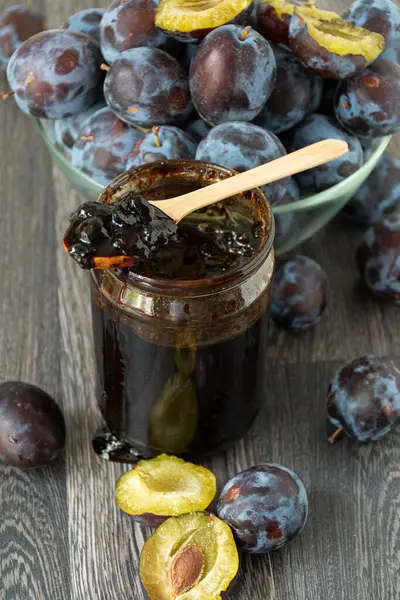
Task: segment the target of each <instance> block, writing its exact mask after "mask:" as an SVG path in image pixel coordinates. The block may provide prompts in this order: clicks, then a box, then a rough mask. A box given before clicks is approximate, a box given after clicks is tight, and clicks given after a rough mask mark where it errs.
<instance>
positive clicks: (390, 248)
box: [356, 210, 400, 304]
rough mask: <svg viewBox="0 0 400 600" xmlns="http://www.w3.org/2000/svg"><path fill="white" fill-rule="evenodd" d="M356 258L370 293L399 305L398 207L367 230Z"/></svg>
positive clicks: (399, 218) (399, 212) (399, 220)
mask: <svg viewBox="0 0 400 600" xmlns="http://www.w3.org/2000/svg"><path fill="white" fill-rule="evenodd" d="M356 259H357V264H358V268H359V270H360V273H361V277H362V278H363V280H364V282H365V284H366V286H367V287H368V288H369V289H370V290H371V292H373V293H374V294H376V295H377V296H379V297H381V298H383V299H385V300H390V301H391V302H394V303H395V304H400V210H396V211H395V212H393V213H391V214H390V215H388V216H387V217H386V218H385V219H383V220H382V221H378V222H377V223H375V224H374V225H373V226H372V227H370V228H369V229H367V231H366V232H365V234H364V237H363V239H362V241H361V244H360V245H359V246H358V248H357V253H356Z"/></svg>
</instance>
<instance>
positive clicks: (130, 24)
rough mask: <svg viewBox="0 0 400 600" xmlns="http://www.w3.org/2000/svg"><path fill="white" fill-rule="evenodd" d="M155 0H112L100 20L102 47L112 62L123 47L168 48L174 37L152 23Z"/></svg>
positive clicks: (105, 56)
mask: <svg viewBox="0 0 400 600" xmlns="http://www.w3.org/2000/svg"><path fill="white" fill-rule="evenodd" d="M157 5H158V0H115V1H114V2H113V3H112V4H111V6H110V7H109V8H108V10H107V11H106V12H105V14H104V16H103V19H102V21H101V33H100V37H101V50H102V52H103V56H104V58H105V59H106V61H107V62H108V63H109V64H111V63H112V62H113V61H114V60H115V59H116V58H117V57H118V56H119V55H120V54H121V52H123V51H124V50H129V49H130V48H138V47H143V46H151V47H153V48H161V49H162V50H169V49H170V48H171V47H172V46H173V41H172V40H169V39H168V38H167V36H166V35H165V34H164V33H163V32H162V31H161V30H160V29H158V28H157V27H156V26H155V23H154V19H155V15H156V8H157Z"/></svg>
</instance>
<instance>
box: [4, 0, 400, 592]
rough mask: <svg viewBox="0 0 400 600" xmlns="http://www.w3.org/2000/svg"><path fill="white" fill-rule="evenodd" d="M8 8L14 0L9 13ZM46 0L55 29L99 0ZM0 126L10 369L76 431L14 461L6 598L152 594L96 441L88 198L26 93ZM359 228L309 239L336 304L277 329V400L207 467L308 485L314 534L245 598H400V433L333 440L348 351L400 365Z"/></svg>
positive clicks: (264, 565)
mask: <svg viewBox="0 0 400 600" xmlns="http://www.w3.org/2000/svg"><path fill="white" fill-rule="evenodd" d="M9 4H11V2H6V1H5V0H0V9H3V8H5V7H6V6H7V5H9ZM35 4H37V5H41V7H42V8H43V9H44V10H45V12H46V13H47V14H48V15H49V21H50V23H51V24H52V25H57V24H60V23H62V22H63V21H64V20H65V19H66V18H67V17H68V16H69V14H71V13H73V12H74V9H75V10H78V9H80V8H84V7H87V6H90V5H92V2H91V1H90V0H70V1H69V2H64V1H63V0H47V1H45V0H43V1H42V2H37V3H35ZM96 4H97V3H95V2H93V5H96ZM321 4H325V6H328V5H329V1H326V2H324V3H321ZM330 4H331V6H333V4H334V5H335V8H336V9H337V8H338V5H339V4H342V5H344V4H347V1H345V0H341V2H339V1H338V0H336V1H335V3H332V2H331V3H330ZM103 5H104V2H103ZM0 87H2V88H5V87H6V82H5V78H3V80H1V86H0ZM0 130H1V139H0V156H1V159H0V181H1V189H2V200H1V201H2V213H3V216H2V218H1V220H0V246H1V252H0V273H1V288H0V306H1V313H0V331H1V344H0V374H1V380H2V381H4V380H12V379H22V380H26V381H29V382H32V383H36V384H37V385H39V386H42V387H43V388H45V389H46V390H47V391H48V392H49V393H50V394H52V395H54V397H55V398H56V399H57V401H58V402H59V403H60V405H61V406H62V407H63V410H64V413H65V418H66V422H67V429H68V446H67V451H66V453H65V458H64V460H63V461H61V462H59V463H58V464H57V465H56V466H54V467H53V468H49V469H44V470H40V471H21V470H17V469H13V468H10V467H7V466H1V467H0V598H1V600H142V598H144V596H143V592H142V589H141V586H140V582H139V578H138V558H139V553H140V550H141V547H142V545H143V543H144V540H145V539H146V536H147V535H148V533H149V531H148V530H146V529H143V528H142V527H140V526H139V525H134V524H133V523H132V522H131V521H130V520H129V518H125V517H124V515H123V514H122V513H121V512H119V510H117V508H116V505H115V503H114V499H113V488H114V482H115V480H116V478H117V477H118V475H119V474H120V473H121V472H122V471H123V467H121V466H119V465H115V464H108V463H106V462H103V461H101V460H100V459H98V458H97V457H96V456H95V455H94V454H93V453H92V451H91V435H92V433H93V430H94V428H95V427H96V423H98V421H99V415H98V412H97V408H96V398H95V395H94V380H93V372H94V365H93V356H92V351H91V336H90V322H89V318H88V296H87V288H86V281H85V278H84V276H83V275H82V274H81V273H78V269H77V268H76V267H75V265H74V264H73V263H72V261H70V260H68V259H67V257H66V255H65V253H64V251H63V249H62V247H61V244H60V236H61V233H62V231H63V230H64V228H65V224H66V222H67V216H68V214H69V212H70V211H72V210H73V209H74V208H75V207H76V206H77V204H78V202H79V199H78V197H77V196H76V194H74V193H73V192H71V189H70V188H69V186H68V184H67V183H66V181H65V180H64V179H63V177H62V176H61V175H60V174H59V173H58V172H57V170H56V168H53V166H52V163H51V161H50V156H49V155H48V153H47V150H46V148H45V146H44V144H43V142H42V140H41V139H40V136H39V133H38V131H37V129H36V127H35V124H34V122H32V121H30V120H29V119H28V118H27V117H25V116H23V115H22V114H21V113H20V112H19V111H18V110H17V108H16V107H15V106H14V103H13V102H12V101H10V102H8V103H7V104H5V105H4V106H1V107H0ZM394 148H395V151H398V149H399V144H398V143H397V150H396V146H394ZM359 237H360V230H358V229H357V228H355V227H353V226H350V225H349V224H347V223H344V222H343V221H342V220H341V219H340V218H339V219H337V220H336V222H335V223H333V224H331V225H330V226H329V227H327V228H326V229H325V230H324V231H322V232H321V233H320V234H319V235H317V236H316V237H315V238H314V239H313V240H312V241H311V242H309V243H307V244H306V245H305V246H304V249H303V250H304V252H305V253H307V254H308V255H309V256H312V257H313V258H315V259H316V260H317V261H319V262H320V263H321V264H322V265H323V266H324V267H325V268H326V270H327V272H328V274H329V277H330V280H331V284H332V295H331V302H330V308H329V311H328V314H327V315H326V316H325V317H324V318H323V320H322V322H321V324H320V325H319V326H318V327H317V328H316V329H315V330H313V331H310V332H308V333H306V334H304V335H302V336H301V337H298V338H293V337H291V336H290V335H287V334H284V333H282V334H279V335H278V336H277V337H274V338H273V340H272V343H271V347H270V350H269V358H270V360H269V362H268V363H267V364H266V366H265V370H266V373H265V376H266V377H267V378H268V382H269V393H268V401H267V406H266V408H265V410H264V411H263V412H262V414H261V416H260V418H259V419H257V423H256V425H255V426H254V427H253V429H252V431H251V432H250V434H249V435H248V436H247V438H246V439H245V440H243V441H242V442H241V443H240V444H238V445H237V447H236V448H235V449H234V450H232V451H230V452H228V453H227V454H226V455H222V456H219V457H217V458H215V459H214V460H211V461H209V462H208V463H207V464H208V466H209V467H210V468H212V469H213V470H214V472H215V473H216V474H217V476H218V482H219V484H220V485H221V484H223V483H224V482H225V481H226V480H227V479H228V478H229V477H231V476H232V475H234V474H235V473H236V472H238V471H239V470H241V469H244V468H246V467H249V466H250V465H253V464H257V463H258V462H262V461H273V462H277V463H282V464H284V465H287V466H288V467H290V468H292V469H294V470H295V471H296V472H297V473H298V474H299V475H300V476H301V477H302V478H303V480H304V482H305V484H306V487H307V489H308V492H309V498H310V516H309V520H308V523H307V526H306V528H305V530H304V532H303V533H302V535H301V536H300V537H299V538H298V539H297V540H296V541H295V543H293V544H291V545H290V546H289V547H288V548H286V549H285V550H283V551H280V552H277V553H275V554H271V555H270V556H268V555H265V556H260V557H256V558H248V557H247V558H244V559H243V565H242V570H241V576H240V583H239V585H238V586H237V588H236V589H235V591H234V593H233V594H232V598H234V599H236V600H275V599H276V600H322V599H323V600H325V599H326V600H331V599H335V600H370V599H374V600H398V599H400V466H399V465H400V435H399V433H398V432H397V433H393V434H391V435H389V436H388V437H387V438H386V439H384V440H383V441H381V442H379V443H376V444H371V445H369V446H359V445H357V444H355V443H351V442H350V441H347V440H344V441H343V442H341V443H339V444H337V445H335V446H333V447H331V446H329V445H328V444H327V442H326V436H325V396H326V389H327V384H328V381H329V379H330V377H331V376H332V374H333V373H334V371H335V369H336V367H337V366H338V365H339V364H340V363H341V362H343V361H344V360H346V359H349V358H352V357H355V356H357V355H358V354H361V353H364V352H375V353H377V354H378V355H381V356H391V357H393V358H394V359H395V360H397V362H398V363H400V347H399V341H398V340H399V336H400V310H399V309H398V308H396V307H394V306H390V305H388V304H384V303H381V302H378V301H376V300H375V299H374V298H373V297H371V296H370V295H369V294H368V293H367V292H366V291H365V290H364V288H362V287H361V286H360V284H359V279H358V275H357V271H356V268H355V264H354V247H355V244H356V242H357V240H358V238H359ZM21 241H22V244H23V245H22V246H21Z"/></svg>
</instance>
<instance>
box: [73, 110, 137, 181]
mask: <svg viewBox="0 0 400 600" xmlns="http://www.w3.org/2000/svg"><path fill="white" fill-rule="evenodd" d="M142 136H143V133H142V132H140V131H136V130H135V129H133V128H131V127H128V126H127V125H126V124H125V123H123V122H122V121H120V119H118V117H117V116H116V115H115V114H114V113H113V111H112V110H110V109H109V108H103V109H102V110H98V111H97V112H96V113H94V114H93V115H91V116H90V117H89V118H88V119H87V120H86V121H85V122H84V123H83V125H82V127H81V129H80V131H79V134H78V139H77V141H76V142H75V144H74V147H73V149H72V164H73V166H74V167H77V168H78V169H81V170H82V171H83V172H84V173H87V174H88V175H89V176H90V177H93V179H94V180H95V181H97V182H98V183H101V184H102V185H107V184H108V183H109V182H110V181H111V180H112V179H114V177H116V176H117V175H119V174H120V173H123V172H124V171H125V169H126V164H127V162H128V158H129V155H130V153H131V152H132V150H133V148H134V146H135V143H136V142H137V141H138V140H139V139H140V138H141V137H142Z"/></svg>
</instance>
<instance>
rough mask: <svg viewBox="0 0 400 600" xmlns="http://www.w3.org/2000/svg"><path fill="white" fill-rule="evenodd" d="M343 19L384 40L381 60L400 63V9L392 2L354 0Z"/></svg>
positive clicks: (384, 0)
mask: <svg viewBox="0 0 400 600" xmlns="http://www.w3.org/2000/svg"><path fill="white" fill-rule="evenodd" d="M344 18H345V19H346V20H347V21H349V23H353V25H357V27H365V29H368V30H369V31H375V33H380V34H381V35H383V37H384V38H385V50H384V52H383V54H381V58H384V59H386V60H390V61H391V62H393V63H395V64H399V62H400V8H399V6H398V5H396V4H395V2H393V1H392V0H356V1H355V2H353V4H352V5H351V7H350V9H349V10H348V11H347V12H346V14H345V15H344Z"/></svg>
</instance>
